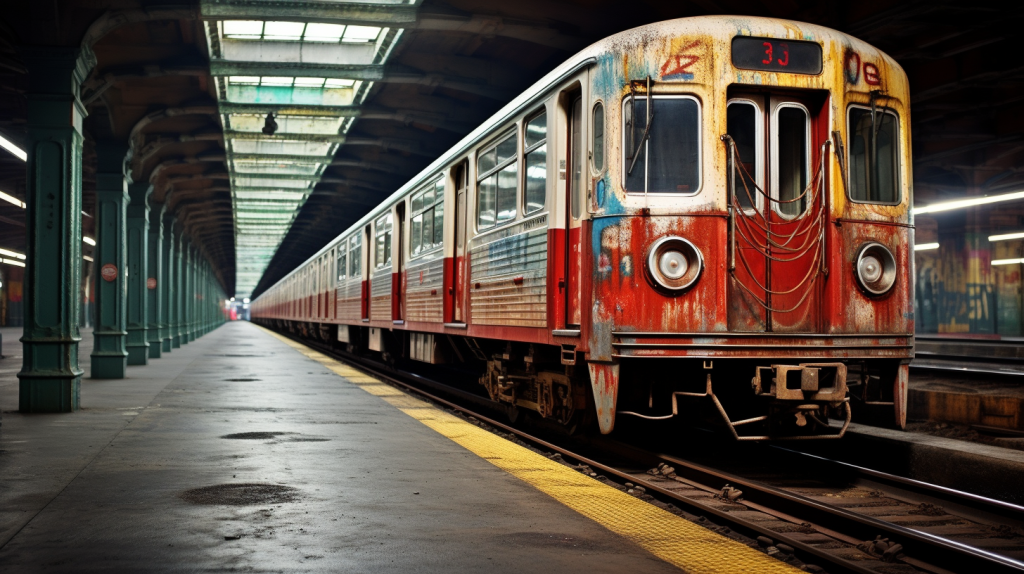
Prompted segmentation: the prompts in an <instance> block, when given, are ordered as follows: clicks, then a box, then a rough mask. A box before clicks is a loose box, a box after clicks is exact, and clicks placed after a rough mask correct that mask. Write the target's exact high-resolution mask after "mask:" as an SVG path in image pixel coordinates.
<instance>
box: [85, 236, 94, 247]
mask: <svg viewBox="0 0 1024 574" xmlns="http://www.w3.org/2000/svg"><path fill="white" fill-rule="evenodd" d="M82 241H84V242H85V243H88V244H89V245H96V240H95V239H93V238H92V237H89V236H88V235H83V236H82Z"/></svg>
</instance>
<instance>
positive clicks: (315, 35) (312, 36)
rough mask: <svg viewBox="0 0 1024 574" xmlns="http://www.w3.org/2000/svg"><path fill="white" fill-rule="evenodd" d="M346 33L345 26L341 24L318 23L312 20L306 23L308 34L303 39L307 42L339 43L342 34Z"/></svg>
mask: <svg viewBox="0 0 1024 574" xmlns="http://www.w3.org/2000/svg"><path fill="white" fill-rule="evenodd" d="M350 27H351V26H350ZM344 33H345V26H342V25H340V24H317V23H313V22H310V23H309V24H307V25H306V35H305V37H304V38H303V39H304V40H306V41H307V42H335V43H337V42H340V41H341V36H342V34H344Z"/></svg>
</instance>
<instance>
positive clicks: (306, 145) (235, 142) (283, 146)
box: [230, 138, 335, 157]
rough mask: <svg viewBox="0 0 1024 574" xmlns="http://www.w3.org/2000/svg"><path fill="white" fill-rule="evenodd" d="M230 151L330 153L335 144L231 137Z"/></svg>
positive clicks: (302, 153) (291, 153) (319, 154)
mask: <svg viewBox="0 0 1024 574" xmlns="http://www.w3.org/2000/svg"><path fill="white" fill-rule="evenodd" d="M230 142H231V151H233V152H235V153H265V154H283V155H313V156H320V157H323V156H326V155H330V153H331V148H332V147H333V146H334V145H335V144H333V143H330V142H302V141H294V140H248V139H240V138H231V139H230Z"/></svg>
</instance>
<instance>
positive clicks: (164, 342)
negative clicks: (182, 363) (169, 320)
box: [160, 337, 171, 353]
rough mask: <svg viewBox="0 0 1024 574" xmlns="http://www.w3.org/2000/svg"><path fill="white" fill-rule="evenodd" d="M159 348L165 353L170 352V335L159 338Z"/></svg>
mask: <svg viewBox="0 0 1024 574" xmlns="http://www.w3.org/2000/svg"><path fill="white" fill-rule="evenodd" d="M160 348H161V349H163V351H164V352H165V353H170V352H171V338H170V337H166V338H164V339H161V340H160Z"/></svg>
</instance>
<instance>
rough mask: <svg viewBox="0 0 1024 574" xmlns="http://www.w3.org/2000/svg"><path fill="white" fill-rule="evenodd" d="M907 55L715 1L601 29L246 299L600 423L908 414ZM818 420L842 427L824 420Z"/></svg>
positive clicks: (313, 333)
mask: <svg viewBox="0 0 1024 574" xmlns="http://www.w3.org/2000/svg"><path fill="white" fill-rule="evenodd" d="M908 106H909V97H908V88H907V82H906V76H905V75H904V73H903V71H902V70H901V69H900V67H899V66H898V65H897V64H896V63H895V61H893V60H892V59H891V58H889V57H888V56H886V55H885V54H883V53H881V52H880V51H878V50H877V49H875V48H873V47H871V46H869V45H867V44H865V43H863V42H860V41H858V40H856V39H855V38H852V37H849V36H847V35H845V34H842V33H839V32H836V31H834V30H830V29H827V28H822V27H820V26H813V25H808V24H803V23H798V22H790V21H783V20H775V19H764V18H748V17H707V18H688V19H681V20H674V21H669V22H663V23H659V24H653V25H649V26H644V27H641V28H637V29H634V30H630V31H627V32H623V33H621V34H617V35H615V36H612V37H610V38H607V39H605V40H603V41H601V42H598V43H597V44H594V45H593V46H591V47H590V48H588V49H586V50H584V51H583V52H581V53H580V54H577V55H576V56H574V57H573V58H571V59H570V60H569V61H567V62H566V63H564V64H563V65H561V66H559V67H558V68H557V69H555V70H554V71H552V72H551V73H550V74H548V75H547V76H546V77H544V78H543V79H542V80H540V81H539V82H537V83H536V84H535V85H534V86H533V87H531V88H530V89H529V90H528V91H526V92H525V93H524V94H522V95H520V96H519V97H518V98H516V99H515V100H514V101H512V102H511V103H509V104H508V105H507V106H505V107H504V108H503V109H502V110H500V111H499V112H498V113H497V114H495V115H494V116H493V117H492V118H491V119H490V120H488V121H487V122H486V123H484V124H483V125H481V126H480V127H479V128H477V129H476V130H475V131H473V133H471V134H470V135H469V136H467V137H466V138H465V139H464V140H462V141H461V142H460V143H459V144H458V145H456V146H455V147H454V148H452V149H451V150H449V151H447V152H446V153H444V154H443V155H441V157H439V158H438V159H437V160H436V161H435V162H433V163H432V164H431V165H430V166H429V167H427V168H426V169H425V170H424V171H423V172H421V173H420V174H419V175H418V176H416V177H415V178H414V179H412V180H411V181H410V182H408V183H407V184H406V185H404V186H403V187H402V188H401V189H399V190H398V191H396V192H395V193H394V194H393V195H392V196H391V197H389V198H388V199H387V200H386V201H384V202H383V203H381V204H380V206H379V207H377V208H376V209H374V210H372V211H371V212H370V213H368V214H367V215H366V216H365V217H364V218H363V219H361V220H360V221H359V222H358V223H356V224H355V225H353V226H352V227H350V228H349V229H347V230H345V232H344V233H342V234H341V235H339V236H338V237H337V238H336V239H335V240H333V241H331V242H330V243H329V244H328V245H327V246H326V247H324V248H323V249H322V250H321V251H320V252H319V253H317V254H316V255H315V256H313V257H312V258H311V259H309V260H308V261H307V262H306V263H304V264H303V265H301V266H300V267H299V268H297V269H295V270H294V271H293V272H292V273H291V274H289V275H288V276H287V277H285V278H284V279H282V280H281V281H279V282H278V283H277V284H275V285H274V286H272V287H271V288H270V289H268V290H267V291H266V292H265V293H263V294H261V295H260V296H259V297H258V298H257V299H256V300H255V301H254V302H253V303H252V318H253V320H254V321H257V322H259V323H262V324H265V325H268V326H271V327H273V328H278V329H287V330H290V331H292V332H295V333H300V334H302V335H304V336H308V337H315V338H318V339H321V340H324V341H329V342H332V343H336V344H339V345H348V346H350V348H351V349H353V350H354V349H365V350H369V351H375V352H380V353H383V354H385V355H386V356H387V357H388V358H390V359H395V360H397V359H411V360H418V361H426V362H431V363H437V362H467V363H476V364H477V365H479V367H480V372H481V383H482V384H484V385H485V387H486V388H487V391H488V393H489V394H490V396H491V398H493V399H494V400H495V401H499V402H502V403H506V404H508V405H511V406H514V407H517V408H528V409H533V410H536V411H538V412H539V413H540V414H541V415H543V416H544V417H548V418H551V419H554V420H557V421H560V422H562V423H565V424H570V423H572V422H573V421H576V420H578V419H579V418H580V417H581V416H592V417H593V418H595V419H596V422H597V424H598V425H599V427H600V429H601V431H602V432H605V433H607V432H611V430H612V428H613V426H614V423H615V419H616V416H617V415H618V416H622V415H632V416H639V417H643V418H655V419H657V418H670V417H673V416H683V417H687V418H694V419H696V418H709V420H715V421H717V422H718V423H720V424H721V425H722V426H723V427H724V428H726V429H727V432H729V433H731V434H732V435H733V436H735V437H736V438H738V439H746V440H760V439H769V438H817V437H822V438H831V437H838V436H841V435H842V433H843V432H844V430H845V428H846V424H847V423H849V421H850V418H851V414H852V412H854V411H856V412H858V416H859V415H860V414H865V415H868V414H870V415H874V416H875V418H882V419H884V420H886V421H887V422H888V423H889V424H894V425H896V426H902V425H903V424H904V422H905V409H906V400H905V398H906V380H907V372H908V371H907V364H908V363H909V361H910V359H911V358H912V356H913V325H914V321H913V313H912V304H911V299H910V297H911V293H912V289H911V277H912V276H911V273H910V262H911V261H912V259H911V255H912V250H913V235H912V233H911V230H912V219H911V214H910V209H909V206H910V202H911V186H910V182H911V173H910V167H909V166H910V162H909V157H910V140H909V134H910V130H909V108H908ZM830 419H831V420H832V421H833V422H830Z"/></svg>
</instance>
